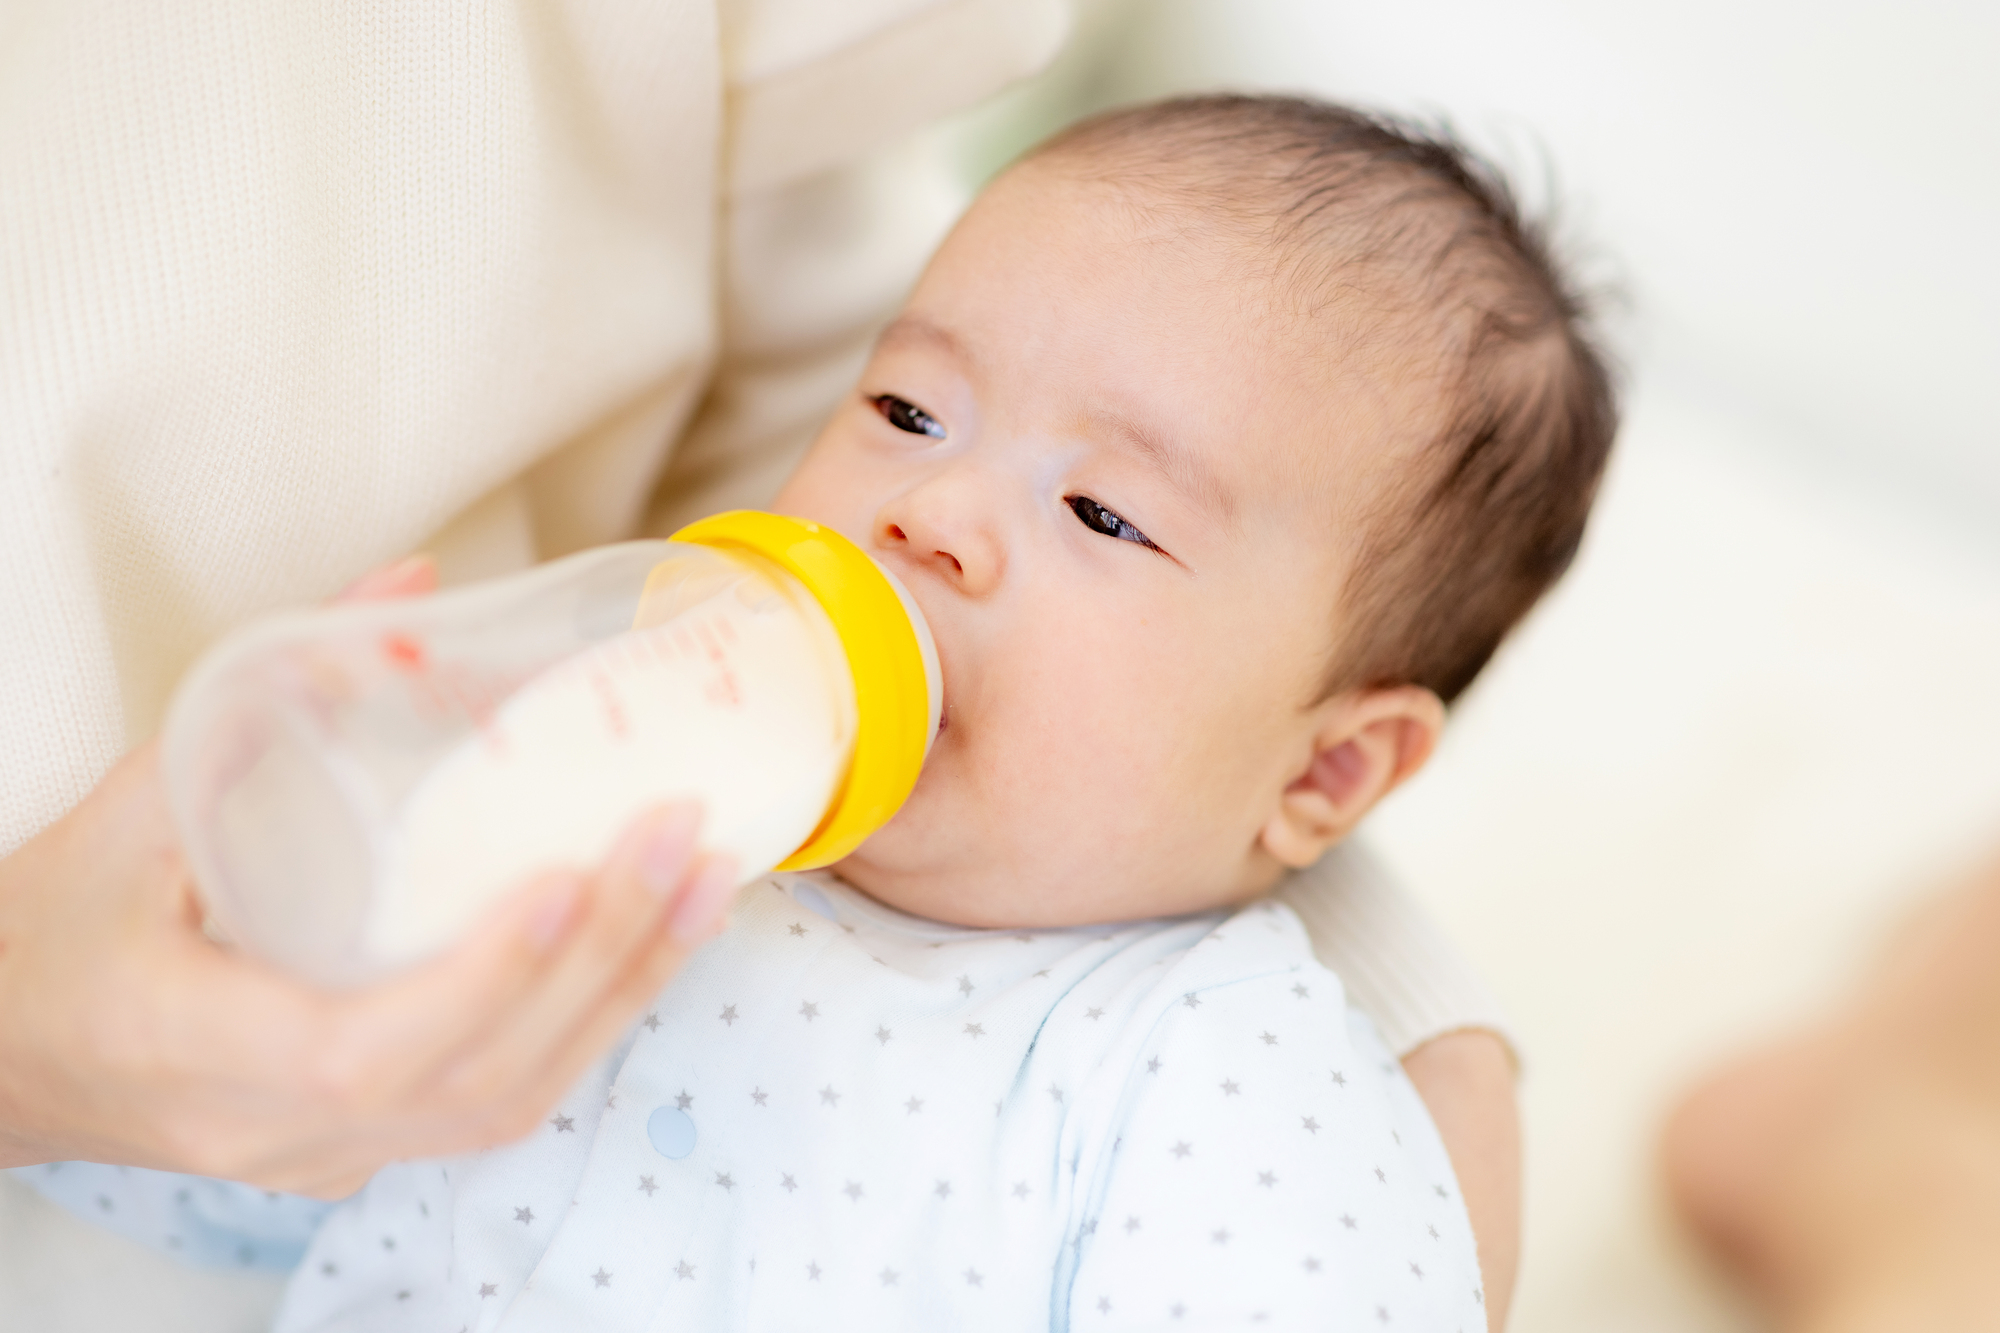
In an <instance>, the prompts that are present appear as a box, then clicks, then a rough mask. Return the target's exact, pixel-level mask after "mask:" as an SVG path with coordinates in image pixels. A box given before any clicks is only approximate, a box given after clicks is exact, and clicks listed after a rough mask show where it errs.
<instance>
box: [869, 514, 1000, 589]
mask: <svg viewBox="0 0 2000 1333" xmlns="http://www.w3.org/2000/svg"><path fill="white" fill-rule="evenodd" d="M910 498H912V499H914V497H910ZM940 498H942V497H940ZM876 539H877V541H878V542H879V543H880V544H881V545H882V547H883V548H884V549H885V550H901V551H903V552H904V553H905V555H906V556H908V557H909V558H911V559H912V560H913V561H914V562H915V563H916V564H917V565H918V566H920V567H922V568H924V569H926V570H928V571H929V572H931V573H932V574H934V575H936V576H937V577H939V578H941V579H942V580H944V581H945V582H946V583H948V584H950V585H951V586H952V587H954V588H956V589H957V590H958V591H960V592H962V593H964V594H966V595H967V596H969V597H982V596H984V595H985V594H987V593H988V592H991V591H992V590H993V588H995V587H996V586H998V584H999V582H1000V577H1001V574H1002V573H1003V572H1004V567H1005V563H1006V561H1005V557H1004V554H1003V552H1002V550H1001V546H1000V543H999V541H998V540H997V538H996V537H995V536H994V535H993V534H992V533H991V532H990V531H988V530H987V527H986V525H984V524H982V523H981V522H979V520H978V519H977V518H976V517H974V516H973V515H971V514H967V513H953V512H951V507H950V506H949V503H948V501H947V502H946V503H944V504H939V505H936V506H931V505H923V504H917V503H906V504H900V505H896V506H892V507H891V508H890V509H888V510H885V511H884V513H883V514H882V516H881V519H880V520H879V522H878V525H877V534H876Z"/></svg>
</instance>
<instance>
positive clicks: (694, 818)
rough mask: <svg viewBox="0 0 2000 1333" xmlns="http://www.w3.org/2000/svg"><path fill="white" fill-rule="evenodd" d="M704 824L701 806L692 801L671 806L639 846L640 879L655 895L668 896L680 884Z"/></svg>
mask: <svg viewBox="0 0 2000 1333" xmlns="http://www.w3.org/2000/svg"><path fill="white" fill-rule="evenodd" d="M700 827H701V809H700V807H699V806H696V805H694V804H692V803H689V802H682V803H680V804H677V805H670V806H668V807H667V808H666V810H665V811H663V812H662V813H661V815H660V818H659V822H658V823H656V824H654V826H653V831H652V832H651V833H648V834H647V835H646V841H645V842H644V843H643V844H642V845H641V846H640V848H639V882H640V883H641V884H643V885H645V886H646V891H647V892H648V893H651V894H652V895H653V896H654V897H655V898H664V897H666V896H667V895H668V894H670V893H672V892H673V891H674V889H675V888H676V887H677V886H678V885H679V884H680V882H681V876H682V875H684V874H686V873H687V868H688V860H689V858H690V857H692V856H693V855H694V835H695V832H696V830H697V829H699V828H700Z"/></svg>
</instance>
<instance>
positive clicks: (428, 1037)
mask: <svg viewBox="0 0 2000 1333" xmlns="http://www.w3.org/2000/svg"><path fill="white" fill-rule="evenodd" d="M588 897H589V885H588V882H587V881H586V880H585V878H584V877H583V876H582V875H579V874H576V873H575V872H572V871H552V872H549V873H547V874H543V875H539V876H537V877H536V878H535V879H533V880H532V881H530V882H529V884H528V885H527V886H526V887H525V888H524V889H522V890H521V891H520V892H518V893H516V894H515V895H514V897H513V898H511V899H509V900H508V901H507V902H506V903H505V904H503V905H502V907H501V908H500V910H499V911H497V912H496V913H494V915H493V916H492V917H491V918H490V919H489V920H488V921H486V922H485V923H484V924H483V925H481V926H480V927H478V928H477V929H476V930H475V931H474V933H473V934H472V936H471V937H470V938H468V939H466V940H465V941H463V942H461V943H460V944H458V945H457V946H455V947H454V948H453V949H451V950H450V951H449V952H448V953H446V954H445V955H444V956H442V957H440V958H437V959H435V960H432V961H430V962H427V963H423V964H420V965H419V966H417V967H416V968H415V969H413V970H412V971H410V972H407V973H405V974H403V975H401V976H398V977H394V978H392V979H390V980H388V981H384V982H381V983H379V984H377V985H375V986H372V987H370V988H368V989H367V990H364V991H360V992H357V993H356V994H354V995H352V996H350V997H344V998H343V1000H342V1001H341V1002H340V1005H339V1008H340V1014H339V1017H338V1020H337V1033H336V1035H335V1036H334V1038H333V1040H332V1041H331V1043H330V1045H329V1049H328V1050H326V1051H325V1052H323V1053H322V1054H321V1055H320V1056H319V1058H318V1060H317V1062H316V1063H317V1066H318V1071H319V1072H318V1078H317V1080H316V1081H317V1082H319V1083H320V1084H321V1085H323V1090H324V1091H325V1092H326V1093H328V1094H330V1095H331V1096H333V1097H334V1098H335V1099H336V1100H348V1101H351V1102H358V1103H360V1105H358V1106H355V1107H354V1108H353V1109H355V1110H358V1111H363V1112H366V1113H369V1114H382V1113H387V1112H392V1111H393V1110H395V1109H396V1108H409V1109H414V1108H413V1107H410V1104H411V1103H412V1101H413V1099H415V1098H417V1097H419V1096H420V1095H422V1094H423V1092H424V1090H425V1089H427V1088H428V1087H429V1086H430V1085H432V1084H434V1083H435V1082H436V1079H437V1075H438V1072H439V1071H440V1070H441V1069H443V1068H447V1067H449V1066H450V1065H451V1064H452V1063H453V1062H455V1061H457V1060H458V1059H460V1058H461V1057H462V1055H463V1054H464V1053H465V1052H468V1051H476V1050H480V1049H483V1048H484V1047H485V1046H486V1045H487V1044H488V1042H489V1040H490V1038H491V1036H492V1034H493V1033H495V1032H496V1030H498V1029H500V1028H502V1027H503V1026H504V1025H505V1024H506V1022H507V1021H508V1017H509V1015H511V1014H512V1012H513V1011H514V1010H515V1008H516V1007H517V1006H518V1005H519V1004H520V1003H521V1001H522V999H523V997H524V996H526V995H528V994H530V993H532V992H533V990H534V989H535V982H536V980H537V979H538V977H540V975H541V974H542V973H543V972H544V971H545V970H546V969H547V968H549V967H550V966H552V965H553V963H554V961H555V959H556V958H557V957H559V956H560V954H561V952H562V949H563V946H564V944H565V942H566V940H567V938H568V936H569V934H570V933H571V932H572V931H574V930H575V929H577V927H578V923H579V921H580V919H581V917H582V916H583V915H584V913H585V912H586V911H587V910H588V906H589V903H588Z"/></svg>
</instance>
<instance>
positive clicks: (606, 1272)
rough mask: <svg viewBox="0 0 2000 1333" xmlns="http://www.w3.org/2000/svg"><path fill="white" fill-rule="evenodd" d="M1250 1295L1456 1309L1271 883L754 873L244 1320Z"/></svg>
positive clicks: (1388, 1081) (1418, 1210)
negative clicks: (647, 1005)
mask: <svg viewBox="0 0 2000 1333" xmlns="http://www.w3.org/2000/svg"><path fill="white" fill-rule="evenodd" d="M134 1174H135V1175H139V1174H144V1173H134ZM294 1252H295V1251H294ZM1249 1324H1263V1325H1267V1326H1269V1327H1272V1328H1289V1329H1299V1330H1308V1329H1310V1330H1314V1331H1315V1333H1320V1331H1322V1330H1328V1329H1364V1328H1365V1329H1371V1330H1382V1329H1392V1330H1393V1329H1404V1330H1441V1331H1442V1333H1477V1331H1479V1330H1483V1329H1484V1328H1485V1310H1484V1307H1483V1293H1482V1292H1481V1290H1480V1282H1479V1271H1478V1260H1477V1256H1476V1253H1475V1250H1474V1245H1473V1238H1472V1231H1471V1227H1470V1224H1469V1223H1468V1221H1467V1218H1466V1213H1465V1208H1464V1205H1463V1203H1462V1202H1461V1200H1460V1198H1459V1196H1458V1190H1457V1184H1456V1181H1455V1180H1454V1178H1453V1176H1452V1173H1451V1166H1450V1162H1449V1160H1448V1158H1447V1157H1446V1154H1445V1150H1444V1146H1443V1144H1442V1143H1441V1142H1440V1141H1439V1139H1438V1136H1437V1131H1436V1129H1435V1128H1434V1127H1433V1126H1432V1124H1431V1122H1430V1119H1429V1117H1428V1115H1427V1114H1426V1113H1425V1111H1424V1108H1423V1104H1422V1102H1421V1101H1420V1100H1419V1098H1418V1096H1417V1093H1416V1091H1415V1089H1414V1088H1412V1087H1411V1086H1410V1084H1409V1082H1408V1081H1407V1080H1406V1079H1405V1078H1404V1076H1403V1073H1402V1068H1401V1066H1400V1065H1399V1064H1398V1063H1397V1062H1396V1061H1395V1059H1394V1058H1392V1057H1391V1056H1390V1054H1389V1053H1388V1051H1387V1050H1386V1049H1385V1048H1384V1047H1383V1045H1382V1043H1381V1041H1380V1040H1379V1039H1378V1038H1377V1036H1376V1035H1375V1031H1374V1028H1373V1026H1372V1025H1371V1024H1370V1023H1369V1021H1368V1020H1367V1018H1366V1017H1364V1016H1363V1015H1362V1014H1361V1013H1360V1011H1359V1010H1356V1009H1352V1008H1350V1007H1348V1005H1347V1004H1346V1001H1345V996H1344V994H1343V992H1342V989H1341V985H1340V982H1339V980H1338V978H1336V977H1335V976H1334V975H1333V974H1332V973H1331V972H1328V971H1327V970H1326V969H1324V968H1323V967H1321V966H1320V965H1319V964H1318V963H1317V962H1315V961H1314V960H1313V957H1312V952H1311V947H1310V945H1309V943H1308V941H1307V939H1306V935H1305V931H1304V929H1303V928H1302V927H1301V926H1300V924H1299V922H1298V919H1297V918H1296V917H1295V916H1294V915H1293V914H1292V913H1291V911H1290V909H1288V908H1285V907H1283V906H1281V905H1279V904H1276V903H1272V902H1261V903H1258V904H1256V905H1254V906H1251V907H1247V908H1244V909H1242V910H1240V911H1237V912H1235V913H1234V914H1233V915H1231V914H1223V913H1212V914H1207V915H1202V916H1194V917H1182V918H1176V919H1170V920H1155V921H1141V922H1130V923H1121V924H1116V925H1106V926H1095V927H1081V928H1074V929H1065V930H1034V931H990V930H967V929H962V928H958V927H953V926H944V925H939V924H937V923H935V922H930V921H923V920H919V919H917V918H913V917H909V916H905V915H903V914H901V913H898V912H895V911H893V910H891V909H889V908H887V907H884V906H882V905H881V904H879V903H876V902H874V901H873V900H872V899H869V898H867V897H865V896H863V895H861V894H859V893H856V892H855V891H853V890H852V889H849V888H847V887H846V886H845V885H842V884H841V883H840V882H839V881H837V880H835V879H833V878H832V877H830V876H825V875H811V876H801V875H774V876H772V877H771V878H770V879H769V880H768V881H767V882H765V883H762V884H759V885H757V886H755V887H753V888H752V889H751V890H749V891H747V893H746V894H745V896H744V897H743V899H742V900H741V901H740V902H739V904H738V906H737V909H736V911H735V913H734V919H733V924H732V926H731V928H730V929H729V930H728V931H727V932H726V933H725V934H724V935H722V936H721V937H720V938H718V939H717V940H715V941H714V942H712V943H711V944H709V945H708V946H707V947H706V948H704V949H703V950H701V951H700V952H699V953H698V954H697V955H696V956H695V957H694V958H693V959H692V960H691V961H690V962H689V963H688V965H687V967H686V968H685V969H684V970H683V971H682V973H681V974H680V976H679V977H677V978H676V979H675V980H674V982H673V983H672V984H671V985H670V986H669V987H668V988H667V990H666V991H664V992H663V993H662V994H661V996H660V999H659V1002H658V1004H657V1005H656V1006H655V1007H654V1009H653V1010H652V1011H651V1012H650V1013H648V1014H647V1015H646V1017H645V1018H644V1020H643V1021H642V1022H641V1023H640V1024H639V1025H638V1026H636V1027H635V1028H634V1029H633V1032H632V1034H631V1036H630V1037H628V1038H627V1039H626V1041H625V1042H624V1044H623V1045H621V1046H620V1047H619V1048H618V1049H617V1050H615V1051H614V1052H612V1054H611V1055H610V1056H609V1057H607V1058H606V1059H605V1060H604V1061H603V1062H602V1063H601V1064H599V1065H598V1066H597V1067H596V1068H595V1069H593V1070H592V1071H591V1072H590V1073H589V1074H588V1075H586V1076H585V1077H584V1079H583V1080H582V1081H581V1082H579V1083H578V1084H577V1086H576V1087H575V1088H574V1089H572V1090H571V1092H570V1093H569V1095H568V1096H567V1097H566V1098H565V1099H564V1101H563V1103H562V1105H561V1106H559V1107H558V1108H557V1109H556V1112H555V1113H554V1114H553V1115H552V1116H551V1117H550V1118H549V1120H548V1122H547V1123H546V1124H544V1125H543V1126H542V1127H541V1128H540V1129H538V1130H537V1131H536V1132H535V1133H534V1134H533V1135H531V1136H530V1137H529V1138H528V1139H527V1140H525V1141H524V1142H522V1143H519V1144H516V1145H514V1146H512V1147H508V1148H504V1149H499V1150H495V1151H491V1152H485V1153H479V1154H474V1155H471V1156H467V1157H462V1158H455V1159H451V1160H448V1161H443V1162H437V1161H430V1162H418V1163H408V1164H403V1165H398V1166H392V1167H390V1168H388V1169H387V1170H384V1171H383V1172H382V1173H381V1174H379V1175H378V1176H376V1177H375V1179H374V1180H373V1181H372V1182H370V1184H369V1185H368V1187H367V1188H366V1189H365V1190H363V1191H362V1192H361V1193H360V1194H359V1195H357V1196H355V1197H354V1198H353V1199H351V1200H349V1201H348V1202H347V1203H345V1204H342V1205H340V1206H339V1207H338V1208H336V1209H334V1210H333V1211H332V1212H331V1214H330V1215H329V1216H328V1217H327V1219H326V1221H325V1223H324V1224H323V1225H322V1226H321V1227H320V1229H319V1232H318V1234H317V1236H316V1237H315V1238H314V1239H313V1241H312V1243H311V1246H310V1248H309V1249H308V1251H307V1253H306V1255H305V1258H304V1261H303V1263H301V1264H300V1266H299V1268H298V1270H297V1272H296V1274H295V1276H294V1277H293V1279H292V1282H291V1285H290V1287H289V1289H288V1291H287V1293H286V1297H285V1301H284V1304H283V1307H282V1309H281V1311H280V1314H279V1318H278V1322H277V1327H278V1329H279V1330H280V1333H332V1331H333V1330H355V1331H359V1330H367V1331H368V1333H376V1331H377V1330H401V1329H409V1330H442V1331H443V1333H452V1330H458V1329H463V1330H465V1331H466V1333H473V1331H474V1330H478V1331H479V1333H485V1331H486V1330H495V1329H499V1330H506V1333H529V1331H530V1330H535V1331H540V1330H549V1331H551V1333H554V1331H556V1330H562V1331H563V1333H569V1331H570V1330H580V1329H588V1330H593V1331H596V1330H602V1331H603V1333H641V1331H642V1330H679V1329H704V1330H707V1329H723V1328H745V1329H772V1330H785V1329H805V1328H825V1327H842V1328H847V1327H851V1328H869V1329H923V1330H932V1329H958V1328H974V1329H987V1328H991V1329H1009V1330H1016V1329H1019V1330H1025V1329H1037V1328H1042V1327H1047V1328H1048V1329H1050V1330H1055V1331H1058V1333H1060V1331H1061V1330H1069V1329H1078V1330H1098V1329H1105V1330H1110V1329H1133V1328H1155V1327H1158V1328H1163V1329H1191V1328H1223V1327H1228V1328H1236V1327H1239V1326H1243V1325H1249Z"/></svg>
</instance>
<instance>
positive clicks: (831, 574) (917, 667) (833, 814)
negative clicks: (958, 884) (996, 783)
mask: <svg viewBox="0 0 2000 1333" xmlns="http://www.w3.org/2000/svg"><path fill="white" fill-rule="evenodd" d="M669 540H672V541H677V542H692V543H695V544H696V545H700V546H713V547H718V548H720V549H723V550H728V549H730V548H732V547H733V548H736V549H738V550H742V551H747V552H749V553H751V554H753V555H757V556H762V557H763V558H764V559H766V560H769V561H770V562H771V563H773V564H775V565H777V566H778V567H779V568H781V569H783V570H784V571H785V572H786V573H788V574H790V575H791V576H792V577H793V578H796V579H797V580H798V581H799V582H800V583H802V584H804V585H805V587H806V590H807V591H808V592H810V593H811V594H812V595H813V597H814V598H815V599H816V600H817V601H818V602H819V604H820V606H821V607H823V608H824V609H825V610H826V614H827V618H828V619H830V620H831V621H832V622H833V628H834V631H835V633H837V634H839V636H840V646H841V647H842V648H843V649H844V650H845V651H846V653H847V665H848V669H849V671H850V672H851V673H852V675H853V678H854V711H855V733H854V756H853V759H852V760H851V761H850V762H849V764H848V767H847V775H846V777H845V778H844V779H843V780H842V782H841V785H840V788H839V790H838V791H836V792H835V793H834V797H833V800H832V801H831V802H830V803H829V804H828V806H827V811H826V815H825V817H824V818H822V819H821V820H820V823H819V827H818V828H816V829H814V830H813V831H812V833H811V835H810V836H808V837H807V838H806V840H805V841H804V842H803V843H801V844H800V845H799V847H798V849H797V850H796V851H794V852H793V853H792V854H791V855H790V856H788V857H786V858H785V859H784V860H783V861H781V862H780V863H779V864H778V867H777V868H778V869H780V870H812V869H815V868H817V867H819V866H824V865H831V864H832V863H833V862H835V861H838V860H840V859H841V858H842V857H843V856H846V855H847V854H848V853H849V852H851V851H853V850H854V849H855V848H856V847H859V846H860V845H861V843H862V840H863V839H865V838H867V837H868V835H869V834H871V833H873V832H874V831H875V830H876V829H878V828H881V827H882V826H883V825H884V824H886V823H888V822H889V820H890V819H891V818H892V817H893V816H894V815H895V813H896V811H897V810H899V809H901V808H902V805H903V802H904V801H905V800H907V799H909V795H910V791H911V789H912V788H914V787H915V786H916V785H917V773H918V771H919V770H921V769H922V768H923V766H924V753H925V751H926V749H927V748H928V747H929V744H930V731H931V721H930V720H931V706H930V687H929V682H928V679H927V676H926V674H925V671H924V653H923V648H922V647H921V645H920V644H919V643H918V641H917V632H916V630H915V629H914V628H912V626H911V624H910V617H909V615H908V613H906V612H905V611H904V609H903V603H902V599H901V598H899V597H898V596H897V595H896V589H895V587H894V586H893V585H891V584H890V582H889V580H888V579H887V578H886V577H885V576H884V575H883V573H882V571H881V569H880V568H878V567H877V566H876V564H875V562H874V561H873V560H870V559H869V558H868V556H867V555H866V554H865V553H864V552H863V551H862V550H861V548H860V547H858V546H856V545H855V544H854V543H853V542H851V541H849V540H848V539H847V538H845V537H843V536H841V535H840V534H839V533H838V532H835V531H834V530H833V529H832V528H829V527H825V526H823V525H821V524H818V523H812V522H808V521H807V520H805V519H801V518H786V517H783V516H781V515H778V514H765V513H759V512H757V511H755V510H750V509H738V510H733V511H731V512H729V513H726V514H717V515H715V516H714V517H712V518H704V519H702V520H700V521H699V522H696V523H690V524H689V525H688V526H686V527H684V528H682V529H681V530H680V531H679V532H676V533H675V534H674V535H673V536H672V538H670V539H669Z"/></svg>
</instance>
